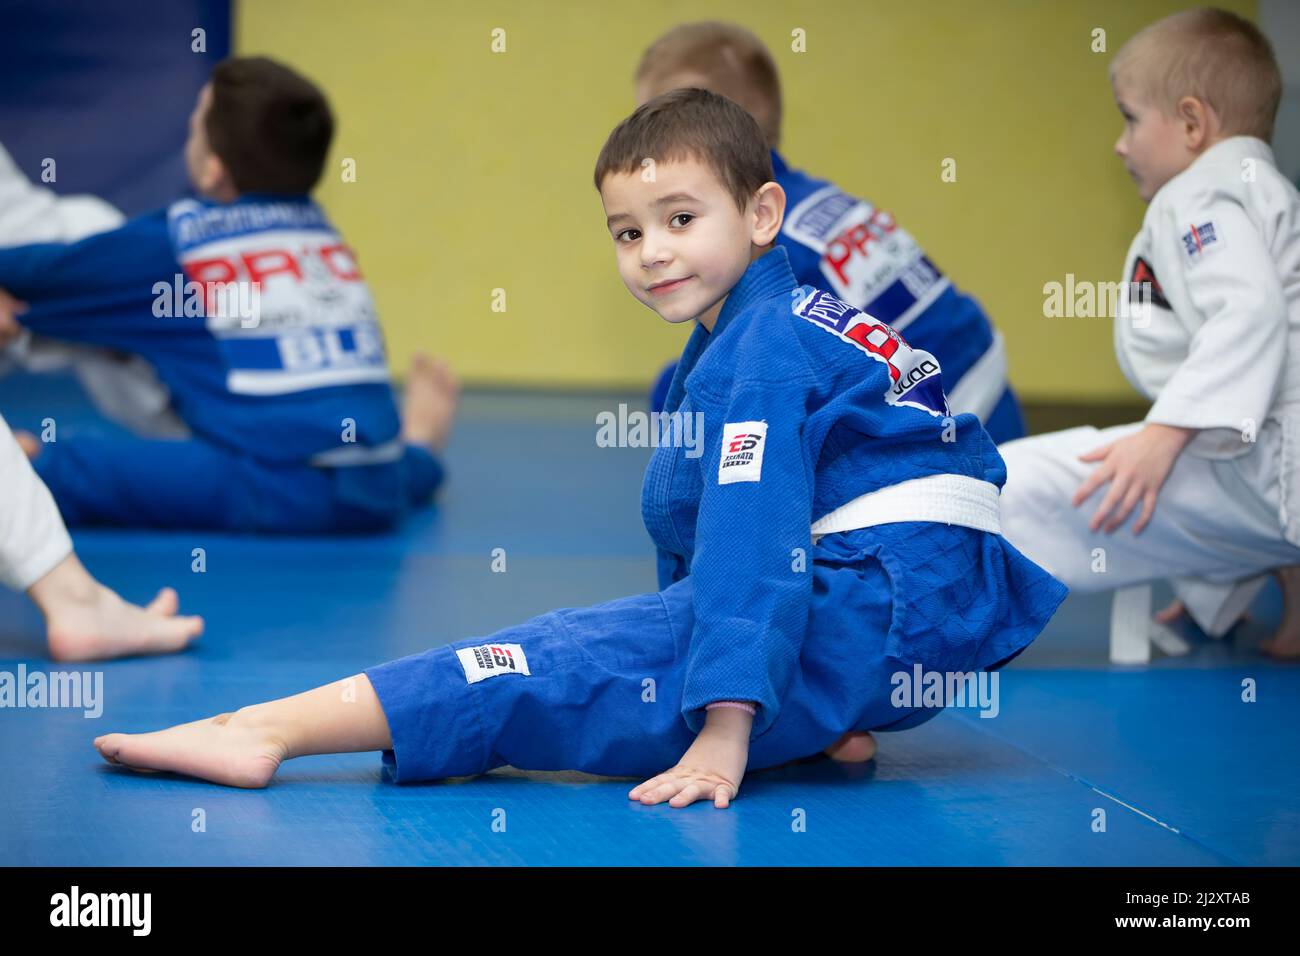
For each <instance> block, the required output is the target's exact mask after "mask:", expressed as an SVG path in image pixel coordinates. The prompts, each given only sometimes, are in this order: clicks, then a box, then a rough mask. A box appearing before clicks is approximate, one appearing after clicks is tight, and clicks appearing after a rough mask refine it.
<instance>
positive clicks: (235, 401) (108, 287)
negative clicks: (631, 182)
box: [0, 58, 456, 533]
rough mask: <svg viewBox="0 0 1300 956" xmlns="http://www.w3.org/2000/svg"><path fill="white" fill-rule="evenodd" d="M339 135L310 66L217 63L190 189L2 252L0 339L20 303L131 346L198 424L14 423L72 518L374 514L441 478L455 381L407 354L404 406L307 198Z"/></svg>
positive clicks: (68, 333) (319, 525) (371, 325)
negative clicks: (75, 428) (158, 434)
mask: <svg viewBox="0 0 1300 956" xmlns="http://www.w3.org/2000/svg"><path fill="white" fill-rule="evenodd" d="M332 135H333V117H332V115H331V112H330V109H329V105H328V103H327V102H326V100H325V97H324V95H323V94H322V93H321V91H320V90H319V89H317V88H316V86H314V85H313V84H312V83H311V82H310V81H308V80H306V79H305V78H303V77H301V76H299V75H298V74H297V73H295V72H293V71H292V70H290V69H288V68H287V67H285V66H282V65H280V64H278V63H275V62H273V61H271V60H267V59H262V58H236V59H231V60H226V61H224V62H223V63H221V64H219V65H218V66H217V67H216V68H215V69H214V70H213V74H212V79H211V81H210V82H209V83H208V84H207V85H206V86H205V87H204V88H203V90H202V92H201V93H200V94H199V97H198V101H197V104H196V106H195V109H194V113H193V115H192V116H191V119H190V132H189V139H188V141H187V142H186V146H185V157H186V163H187V166H188V169H189V173H190V178H191V182H192V184H193V186H194V188H195V190H196V191H197V192H198V193H199V195H200V196H201V197H202V198H200V199H186V200H182V201H180V202H177V203H174V204H172V205H171V206H170V207H168V208H167V209H165V210H159V211H158V212H155V213H152V214H150V215H146V216H142V217H140V218H137V219H134V220H131V221H129V222H127V223H126V224H125V225H123V226H122V227H120V228H118V229H114V230H111V231H108V232H103V233H99V234H97V235H93V236H89V237H87V238H85V239H82V240H81V241H78V242H74V243H68V244H63V243H47V244H38V245H28V246H20V247H15V248H7V249H0V289H3V290H6V291H7V293H8V294H7V295H3V296H0V344H3V341H2V340H3V339H4V338H7V337H13V336H14V335H15V334H16V333H17V332H18V331H19V329H18V326H17V325H16V324H15V319H16V320H17V321H18V322H21V323H22V324H23V325H25V326H27V327H29V328H30V329H31V330H32V331H33V332H35V333H37V334H41V335H44V336H47V337H49V338H52V339H61V340H66V341H70V342H75V343H82V344H90V345H96V346H102V347H107V348H110V349H118V350H121V351H123V352H129V353H134V354H138V355H140V356H142V357H143V358H144V359H146V360H147V361H148V362H150V363H151V364H152V365H153V366H154V367H155V368H156V370H157V373H158V377H159V379H160V380H161V382H162V384H163V385H164V386H165V387H166V388H167V389H168V390H169V391H170V394H171V404H172V407H173V409H174V411H175V412H176V414H177V416H179V418H180V420H181V421H182V422H183V423H184V425H185V426H186V427H187V428H188V430H189V432H190V436H189V437H188V438H186V439H185V440H157V439H156V438H152V439H151V438H136V439H129V438H128V439H124V438H118V437H106V436H104V437H101V436H93V435H85V434H81V435H77V434H74V433H73V432H71V431H70V430H64V431H63V432H61V433H60V432H56V433H55V435H54V437H55V439H56V440H54V441H42V442H38V441H36V440H35V439H34V438H33V436H30V435H26V436H20V441H21V442H22V443H23V445H24V448H25V450H26V451H27V452H28V454H29V455H31V456H33V464H34V467H35V468H36V471H37V473H38V474H39V475H40V477H41V478H42V479H43V480H44V482H45V484H46V485H47V486H48V487H49V489H50V491H51V492H52V493H53V495H54V499H55V502H56V503H57V504H58V507H59V510H60V511H61V512H62V514H63V516H64V519H65V520H66V521H67V522H68V524H71V525H81V524H105V523H107V524H121V525H152V526H161V527H178V526H179V527H210V528H220V529H230V530H239V531H260V532H298V533H311V532H333V531H348V530H369V529H375V528H382V527H386V526H388V525H391V524H392V523H393V522H394V521H395V520H397V519H398V518H399V517H400V516H401V515H402V514H403V513H404V512H405V511H406V510H408V509H409V508H410V507H412V506H413V505H415V504H418V503H421V502H424V501H427V500H428V499H429V497H430V496H431V495H432V494H433V492H434V490H435V489H436V488H437V487H438V485H439V483H440V482H441V480H442V475H443V467H442V464H441V462H440V460H439V457H438V451H439V449H440V447H441V445H442V443H443V441H444V440H445V438H446V435H447V432H448V430H449V428H450V425H451V419H452V415H453V412H454V407H455V401H456V383H455V380H454V378H453V377H452V375H451V373H450V371H449V370H448V369H447V368H446V366H445V365H443V364H441V363H435V362H433V361H431V360H429V359H427V358H421V359H419V360H417V361H416V363H415V364H414V365H413V367H412V371H411V375H410V377H409V380H408V387H407V396H406V407H405V409H404V415H403V416H402V417H401V418H400V419H399V415H398V411H397V408H396V406H395V403H394V400H393V393H392V387H391V385H390V382H389V373H388V366H387V360H386V357H385V352H384V344H383V336H382V333H381V331H380V328H379V324H378V322H377V321H376V317H375V310H374V304H373V302H372V301H371V297H370V293H369V291H368V289H367V287H366V283H365V281H364V279H363V277H362V275H361V272H360V269H359V268H358V266H357V262H356V259H355V257H354V255H353V253H352V251H351V249H349V248H348V246H347V245H346V244H345V243H344V242H343V240H342V239H341V238H340V236H339V234H338V232H337V231H336V230H335V228H334V227H333V226H332V225H331V224H330V222H329V220H328V219H327V218H326V217H325V214H324V212H323V211H322V210H321V208H320V207H319V206H318V205H316V203H315V202H313V201H312V199H311V198H310V196H309V193H310V191H311V190H312V188H313V187H314V186H315V185H316V183H317V181H318V180H319V178H320V175H321V171H322V169H323V168H324V163H325V159H326V154H327V152H328V149H329V145H330V140H331V138H332ZM24 307H25V311H24ZM43 437H44V436H43Z"/></svg>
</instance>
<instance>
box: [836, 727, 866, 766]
mask: <svg viewBox="0 0 1300 956" xmlns="http://www.w3.org/2000/svg"><path fill="white" fill-rule="evenodd" d="M825 752H826V753H827V754H828V755H829V756H830V757H831V759H833V760H838V761H840V762H841V763H866V762H867V761H868V760H870V759H871V758H872V757H874V756H875V755H876V738H875V737H873V736H871V734H870V733H869V732H868V731H865V730H850V731H849V732H848V733H847V734H845V735H844V736H843V737H841V738H840V739H839V740H837V741H835V743H833V744H831V745H830V746H829V747H827V748H826V751H825Z"/></svg>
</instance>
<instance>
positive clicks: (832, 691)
mask: <svg viewBox="0 0 1300 956" xmlns="http://www.w3.org/2000/svg"><path fill="white" fill-rule="evenodd" d="M889 528H890V531H891V533H894V534H896V535H897V536H898V540H896V541H895V542H894V544H895V545H897V547H892V548H890V550H889V553H888V554H884V553H882V549H881V548H880V546H879V545H878V544H867V545H866V546H861V545H862V544H863V540H864V539H862V538H859V539H858V540H857V542H856V543H857V544H858V545H859V547H857V548H851V547H848V545H847V544H846V542H847V540H848V539H847V538H846V537H845V536H841V535H828V536H827V538H825V539H823V540H822V543H821V544H819V545H817V546H815V547H814V554H815V559H814V561H813V563H812V564H811V566H810V570H811V573H812V574H813V598H812V607H811V611H810V616H809V626H808V630H807V634H806V636H805V639H804V644H803V647H802V650H801V654H800V658H799V662H798V664H797V666H796V668H795V671H794V673H793V675H792V677H791V680H790V683H789V686H788V687H787V688H786V692H785V695H784V697H783V701H782V706H781V710H780V712H779V714H778V715H777V717H776V719H775V721H774V722H773V723H772V725H771V726H770V727H769V728H768V729H767V730H766V731H765V732H764V733H762V734H761V735H759V736H758V737H756V738H754V739H753V740H752V741H751V743H750V753H749V767H750V768H751V769H759V768H763V767H771V766H776V765H779V764H782V763H786V762H788V761H790V760H794V759H798V758H802V757H807V756H810V755H815V754H816V753H818V752H819V751H821V750H823V749H825V748H826V747H828V746H830V745H831V744H832V743H834V742H835V741H836V740H837V739H838V738H839V737H840V735H841V734H843V733H844V732H846V731H849V730H903V729H907V728H910V727H915V726H917V725H919V724H920V723H923V722H925V721H926V720H929V719H930V718H932V717H934V716H935V715H936V714H937V713H938V712H939V710H940V709H941V708H938V707H913V706H901V705H900V706H895V699H894V697H895V695H894V694H893V693H892V692H893V691H894V689H895V686H896V685H895V682H894V675H895V674H897V673H899V672H900V671H907V670H909V669H910V668H911V667H912V666H913V665H914V664H916V663H919V664H921V665H922V666H923V667H924V668H926V669H928V670H935V671H949V672H952V671H977V670H992V669H995V668H997V667H1000V666H1001V665H1002V664H1004V663H1006V661H1008V660H1010V659H1011V658H1013V657H1015V656H1016V655H1017V654H1018V653H1019V652H1020V651H1021V650H1023V649H1024V647H1025V646H1027V645H1028V644H1029V643H1030V642H1031V641H1032V640H1033V639H1034V637H1035V636H1037V634H1038V632H1039V631H1040V630H1041V628H1042V626H1043V625H1044V624H1045V623H1046V621H1047V620H1048V619H1049V618H1050V617H1051V615H1052V612H1054V611H1055V609H1056V607H1057V605H1058V604H1059V603H1060V602H1061V600H1063V599H1064V596H1065V593H1066V592H1065V588H1064V587H1063V586H1061V585H1060V584H1059V583H1058V582H1056V581H1055V580H1054V579H1052V578H1051V577H1050V576H1048V575H1047V574H1046V573H1045V572H1043V571H1042V570H1041V569H1040V568H1038V567H1037V566H1036V565H1032V564H1030V563H1029V562H1028V561H1027V560H1026V559H1024V558H1023V557H1022V556H1021V555H1020V554H1019V553H1018V552H1015V551H1014V549H1012V548H1011V547H1010V545H1008V544H1007V543H1006V542H1005V540H1004V539H1003V538H1001V537H1000V536H998V535H992V534H986V533H984V532H980V531H973V530H971V529H967V528H956V527H950V526H947V525H938V524H932V523H927V524H924V525H922V524H919V523H900V524H897V525H892V526H889ZM874 530H876V531H881V530H882V529H874ZM851 534H854V535H856V534H859V533H857V532H854V533H851ZM909 538H910V539H911V540H908V539H909ZM828 545H829V546H830V547H829V548H828V547H827V546H828ZM927 556H928V560H929V562H930V565H929V567H917V566H916V564H917V562H920V561H923V560H925V559H926V557H927ZM936 557H937V558H938V560H937V562H936V560H935V559H936ZM989 588H992V589H993V590H994V591H995V592H996V593H993V594H988V593H986V590H987V589H989ZM693 622H694V613H693V606H692V581H691V578H690V577H689V576H688V577H686V578H684V579H682V580H680V581H678V582H677V583H676V584H674V585H672V586H670V587H669V588H667V589H666V590H664V591H660V592H656V593H651V594H640V595H635V596H633V597H626V598H619V599H616V600H613V601H608V602H606V603H603V604H598V605H595V606H593V607H586V608H564V609H561V610H557V611H551V612H549V613H547V614H542V615H540V616H538V617H535V618H533V619H531V620H529V621H526V622H525V623H523V624H520V625H517V626H514V627H509V628H506V629H504V630H502V631H498V632H497V633H496V634H494V635H492V636H491V637H490V638H487V639H478V640H470V641H460V642H456V643H453V644H450V645H447V646H444V647H439V648H434V649H433V650H429V651H426V652H424V653H421V654H415V655H412V656H410V657H405V658H402V659H400V660H397V661H393V662H391V663H387V664H383V665H380V666H378V667H373V668H370V669H368V670H367V671H366V675H367V676H368V677H369V679H370V682H371V684H372V685H373V687H374V689H375V692H376V694H377V695H378V697H379V702H380V706H381V707H382V708H383V711H384V714H385V716H386V717H387V719H388V725H389V730H390V731H391V733H392V740H393V747H392V750H390V751H387V752H385V754H384V762H385V764H386V765H387V766H388V767H389V769H390V773H391V775H392V777H393V779H394V780H395V781H396V782H398V783H406V782H411V781H417V780H433V779H439V778H442V777H451V776H465V775H471V774H478V773H482V772H484V771H487V770H491V769H493V768H495V767H500V766H503V765H507V764H508V765H510V766H513V767H516V768H519V769H521V770H580V771H585V772H588V773H596V774H607V775H613V776H634V777H648V776H651V775H653V774H656V773H661V772H662V771H664V770H666V769H668V768H669V767H672V766H674V765H675V764H676V763H677V761H678V760H680V758H681V756H682V755H683V754H684V753H685V752H686V750H687V748H688V747H690V745H691V742H692V741H693V740H694V739H695V734H694V733H692V731H691V730H690V728H689V727H688V726H687V724H686V721H685V718H684V717H683V716H682V714H681V712H680V706H681V700H682V690H683V684H684V681H685V675H686V662H687V652H688V644H689V641H690V637H691V632H692V626H693ZM515 644H517V645H519V648H520V650H522V652H523V656H524V661H522V662H519V663H521V664H526V666H527V669H528V671H529V673H528V674H527V675H525V674H523V673H522V672H521V671H522V667H520V668H519V669H516V670H512V669H511V667H508V666H507V667H505V668H502V669H501V671H500V672H499V673H496V674H494V675H493V676H487V677H485V678H483V679H479V680H476V681H474V682H472V683H471V682H470V669H469V668H467V667H466V665H464V664H462V662H461V659H460V656H459V655H458V653H457V652H458V651H459V650H461V649H469V648H479V649H480V653H481V654H483V655H486V656H488V657H491V656H493V654H494V651H493V650H492V649H493V648H494V647H496V648H501V646H502V645H515ZM500 659H501V657H500V655H499V653H498V660H500Z"/></svg>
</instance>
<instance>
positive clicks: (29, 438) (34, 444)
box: [14, 431, 41, 459]
mask: <svg viewBox="0 0 1300 956" xmlns="http://www.w3.org/2000/svg"><path fill="white" fill-rule="evenodd" d="M14 441H16V442H18V447H19V448H21V449H22V450H23V454H24V455H26V456H27V457H28V458H29V459H31V458H35V457H36V456H37V455H39V454H40V453H41V443H40V440H39V439H38V438H37V437H36V436H35V435H33V434H32V433H31V432H24V431H17V432H14Z"/></svg>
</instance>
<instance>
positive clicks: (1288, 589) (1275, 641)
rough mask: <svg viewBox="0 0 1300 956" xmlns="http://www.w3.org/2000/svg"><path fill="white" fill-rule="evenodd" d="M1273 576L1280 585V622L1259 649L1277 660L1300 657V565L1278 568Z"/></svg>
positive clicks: (1289, 659) (1290, 659)
mask: <svg viewBox="0 0 1300 956" xmlns="http://www.w3.org/2000/svg"><path fill="white" fill-rule="evenodd" d="M1273 576H1274V577H1276V578H1277V582H1278V584H1280V585H1281V586H1282V623H1281V624H1279V625H1278V628H1277V630H1276V631H1275V632H1274V634H1273V636H1272V637H1271V638H1269V639H1268V640H1267V641H1264V642H1263V643H1262V644H1260V645H1259V649H1260V651H1261V652H1262V653H1264V654H1267V655H1268V656H1269V657H1275V658H1277V659H1278V660H1287V661H1292V660H1296V659H1300V566H1292V567H1289V568H1278V569H1277V570H1275V571H1274V572H1273Z"/></svg>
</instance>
